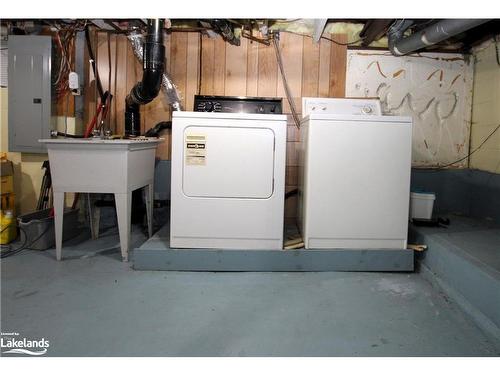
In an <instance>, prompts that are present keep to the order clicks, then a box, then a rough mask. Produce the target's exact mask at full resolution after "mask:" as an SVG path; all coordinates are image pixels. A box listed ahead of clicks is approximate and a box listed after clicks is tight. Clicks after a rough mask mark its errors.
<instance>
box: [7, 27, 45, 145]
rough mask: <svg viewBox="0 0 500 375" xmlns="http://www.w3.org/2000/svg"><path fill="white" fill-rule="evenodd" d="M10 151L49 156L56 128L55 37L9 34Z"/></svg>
mask: <svg viewBox="0 0 500 375" xmlns="http://www.w3.org/2000/svg"><path fill="white" fill-rule="evenodd" d="M8 46H9V66H8V74H9V89H8V96H9V151H11V152H31V153H46V152H47V150H46V146H45V145H44V144H41V143H39V142H38V140H39V139H41V138H49V137H50V130H51V129H52V97H51V56H52V38H51V37H50V36H41V35H9V41H8Z"/></svg>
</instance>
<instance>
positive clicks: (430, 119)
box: [346, 50, 473, 167]
mask: <svg viewBox="0 0 500 375" xmlns="http://www.w3.org/2000/svg"><path fill="white" fill-rule="evenodd" d="M472 78H473V63H471V62H468V61H466V60H465V59H464V56H463V55H460V54H438V53H425V54H419V55H411V56H403V57H394V56H392V55H391V54H390V52H386V51H373V50H351V51H348V55H347V81H346V96H348V97H379V98H380V100H381V102H382V109H383V111H384V113H387V114H394V115H407V116H412V117H413V123H414V127H413V152H412V162H413V165H414V166H438V165H443V164H447V163H450V162H453V161H455V160H458V159H460V158H462V157H464V156H466V155H467V153H468V150H469V134H470V118H471V100H472V94H471V90H472ZM456 166H461V167H466V166H467V160H465V161H463V162H461V163H458V164H456Z"/></svg>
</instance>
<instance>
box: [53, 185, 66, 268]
mask: <svg viewBox="0 0 500 375" xmlns="http://www.w3.org/2000/svg"><path fill="white" fill-rule="evenodd" d="M63 219H64V192H56V191H55V192H54V224H55V232H56V258H57V260H61V258H62V237H63Z"/></svg>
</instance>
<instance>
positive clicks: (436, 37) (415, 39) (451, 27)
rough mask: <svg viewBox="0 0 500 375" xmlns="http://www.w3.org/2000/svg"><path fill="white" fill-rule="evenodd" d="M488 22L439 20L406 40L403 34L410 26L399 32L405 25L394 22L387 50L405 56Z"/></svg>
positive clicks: (480, 20)
mask: <svg viewBox="0 0 500 375" xmlns="http://www.w3.org/2000/svg"><path fill="white" fill-rule="evenodd" d="M488 21H489V20H484V19H446V20H441V21H437V22H436V23H434V24H432V25H431V26H429V27H426V28H425V29H423V30H420V31H418V32H416V33H414V34H412V35H410V36H409V37H406V38H405V37H404V36H403V33H404V30H406V29H407V28H408V27H409V26H410V25H408V26H406V29H404V30H403V31H402V32H400V30H401V26H405V25H404V24H403V25H401V21H396V22H398V24H396V23H395V24H394V25H393V26H391V29H390V30H389V31H388V33H387V36H388V38H389V49H390V50H391V53H392V54H393V55H394V56H402V55H407V54H409V53H412V52H415V51H418V50H419V49H422V48H424V47H427V46H432V45H434V44H436V43H439V42H442V41H443V40H446V39H448V38H450V37H452V36H455V35H458V34H460V33H462V32H464V31H467V30H469V29H472V28H474V27H476V26H479V25H482V24H483V23H486V22H488ZM403 22H404V20H403ZM408 22H410V21H408ZM393 27H394V29H393Z"/></svg>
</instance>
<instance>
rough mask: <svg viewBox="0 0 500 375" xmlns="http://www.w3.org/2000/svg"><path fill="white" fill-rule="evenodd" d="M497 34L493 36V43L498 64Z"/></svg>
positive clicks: (499, 57)
mask: <svg viewBox="0 0 500 375" xmlns="http://www.w3.org/2000/svg"><path fill="white" fill-rule="evenodd" d="M497 36H498V35H495V36H494V37H493V43H495V52H496V54H495V57H496V58H497V65H498V66H500V56H499V55H498V41H497Z"/></svg>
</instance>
